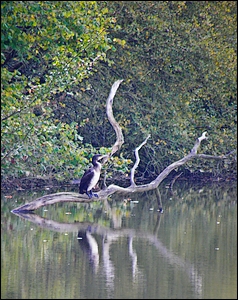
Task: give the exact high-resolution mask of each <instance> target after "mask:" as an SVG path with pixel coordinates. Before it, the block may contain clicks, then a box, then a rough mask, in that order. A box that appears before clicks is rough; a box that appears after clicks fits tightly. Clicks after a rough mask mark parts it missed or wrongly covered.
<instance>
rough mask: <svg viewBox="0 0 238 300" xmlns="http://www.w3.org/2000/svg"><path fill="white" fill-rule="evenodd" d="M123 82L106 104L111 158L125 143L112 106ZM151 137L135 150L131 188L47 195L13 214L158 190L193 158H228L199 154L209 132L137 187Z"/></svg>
mask: <svg viewBox="0 0 238 300" xmlns="http://www.w3.org/2000/svg"><path fill="white" fill-rule="evenodd" d="M122 81H123V80H117V81H116V82H115V83H114V84H113V85H112V87H111V90H110V93H109V96H108V99H107V102H106V112H107V116H108V120H109V122H110V123H111V125H112V127H113V129H114V131H115V133H116V137H117V138H116V142H115V144H114V145H113V147H112V150H111V153H110V155H109V157H111V156H112V155H113V154H114V153H115V152H117V151H118V150H119V149H120V148H121V146H122V144H123V143H124V137H123V134H122V130H121V128H120V126H119V124H118V123H117V121H116V120H115V118H114V116H113V109H112V104H113V99H114V96H115V94H116V91H117V89H118V87H119V85H120V83H121V82H122ZM149 137H150V135H149V136H148V137H147V138H146V139H145V140H144V142H143V143H141V144H140V145H139V146H138V147H137V148H136V149H135V157H136V162H135V164H134V166H133V167H132V169H131V176H130V186H128V187H126V188H124V187H121V186H118V185H114V184H111V185H110V186H108V187H107V188H106V189H104V190H101V191H100V192H98V198H93V199H89V198H88V196H87V195H86V194H83V195H81V194H77V193H70V192H62V193H56V194H50V195H45V196H43V197H40V198H38V199H36V200H34V201H32V202H30V203H26V204H24V205H22V206H20V207H18V208H16V209H14V210H13V212H19V211H21V212H22V211H33V210H36V209H38V208H40V207H42V206H45V205H50V204H55V203H59V202H82V203H83V202H92V201H101V200H102V199H105V198H107V197H108V196H109V195H112V194H114V193H135V192H144V191H149V190H153V189H156V188H157V187H158V186H159V185H160V183H161V182H162V181H163V180H164V179H165V178H166V177H167V176H168V175H169V173H170V172H171V171H172V170H174V169H176V168H178V167H179V166H182V165H184V164H185V163H187V162H188V161H190V160H191V159H193V158H202V159H224V158H227V156H212V155H205V154H197V150H198V148H199V147H200V144H201V142H202V141H203V140H206V139H207V132H206V131H205V132H203V133H202V135H201V136H200V137H199V138H197V140H196V141H195V144H194V147H193V148H192V150H191V151H190V153H189V154H188V155H186V156H185V157H183V158H182V159H180V160H178V161H176V162H174V163H172V164H170V165H169V166H168V167H167V168H165V169H164V170H163V171H162V172H161V173H160V174H159V175H158V176H157V177H156V179H154V180H153V181H151V182H150V183H148V184H143V185H136V184H135V179H134V176H135V170H136V168H137V167H138V165H139V162H140V158H139V150H140V149H141V147H143V146H144V145H145V144H146V143H147V141H148V139H149Z"/></svg>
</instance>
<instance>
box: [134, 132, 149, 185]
mask: <svg viewBox="0 0 238 300" xmlns="http://www.w3.org/2000/svg"><path fill="white" fill-rule="evenodd" d="M148 138H150V134H149V135H148V136H147V138H146V139H145V140H144V142H143V143H141V144H140V145H139V146H138V147H137V148H136V149H135V157H136V162H135V164H134V166H133V168H132V169H131V178H130V179H131V186H135V178H134V177H135V170H136V168H137V167H138V165H139V163H140V157H139V153H138V152H139V150H140V148H141V147H143V146H144V145H145V144H146V143H147V140H148Z"/></svg>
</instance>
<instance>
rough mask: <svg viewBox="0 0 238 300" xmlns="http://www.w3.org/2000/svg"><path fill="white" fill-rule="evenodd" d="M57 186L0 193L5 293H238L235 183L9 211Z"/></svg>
mask: <svg viewBox="0 0 238 300" xmlns="http://www.w3.org/2000/svg"><path fill="white" fill-rule="evenodd" d="M57 191H64V190H63V189H58V190H57ZM57 191H55V190H54V191H52V190H50V191H42V192H37V193H36V192H32V191H31V192H29V191H28V192H27V191H21V192H14V193H13V192H12V193H8V194H2V199H1V200H2V201H1V299H237V187H236V185H229V186H225V185H219V184H216V185H207V186H203V185H199V186H191V185H188V184H179V183H176V184H175V185H174V187H173V193H172V191H171V190H169V189H166V187H165V186H161V187H160V193H161V199H162V202H163V208H164V213H163V214H161V213H159V212H158V211H157V210H158V206H157V196H156V195H157V194H156V193H155V191H151V192H148V193H143V194H142V193H140V194H135V195H130V196H129V197H130V198H129V197H125V196H118V195H117V196H116V195H113V196H112V198H111V199H109V201H108V202H104V203H97V202H95V203H91V204H75V203H62V204H56V205H51V206H46V207H43V208H39V209H38V210H36V211H35V214H27V215H22V216H18V215H15V214H13V213H11V210H12V209H14V208H16V207H18V206H20V205H22V204H24V203H25V202H30V201H32V200H34V199H36V198H38V197H40V196H42V195H44V194H50V193H53V192H57ZM11 196H12V197H11Z"/></svg>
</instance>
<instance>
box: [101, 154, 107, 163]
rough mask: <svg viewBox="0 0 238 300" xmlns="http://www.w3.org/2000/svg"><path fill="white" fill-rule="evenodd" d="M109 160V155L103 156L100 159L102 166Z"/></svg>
mask: <svg viewBox="0 0 238 300" xmlns="http://www.w3.org/2000/svg"><path fill="white" fill-rule="evenodd" d="M108 158H109V155H102V156H101V157H100V160H101V162H102V164H105V162H106V161H107V160H108Z"/></svg>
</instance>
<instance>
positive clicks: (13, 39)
mask: <svg viewBox="0 0 238 300" xmlns="http://www.w3.org/2000/svg"><path fill="white" fill-rule="evenodd" d="M1 12H2V20H1V22H2V23H1V25H2V40H1V51H2V52H1V64H2V68H1V69H2V78H1V79H2V81H1V84H2V94H1V99H2V101H1V117H2V123H1V139H2V149H1V158H2V176H3V178H6V177H8V176H10V177H21V176H43V177H45V176H46V177H47V176H55V177H56V178H58V179H68V178H72V177H78V176H80V175H82V172H83V169H84V168H85V167H86V164H87V163H88V161H87V159H86V157H87V156H88V154H89V153H91V152H92V153H95V152H96V151H97V150H96V149H95V148H93V147H92V146H91V145H87V144H83V142H82V141H83V137H81V136H80V135H79V134H78V131H77V128H76V125H77V124H76V123H75V122H74V121H73V120H71V121H69V120H67V123H66V122H63V121H62V120H59V119H57V118H54V110H55V107H57V106H59V107H61V108H63V107H64V105H62V103H61V102H59V103H58V102H56V101H55V98H56V97H57V95H59V93H61V92H63V91H64V92H67V91H70V89H72V88H73V87H75V86H77V87H78V85H79V84H80V83H81V82H82V81H84V80H86V79H87V78H88V77H89V76H90V75H91V74H92V73H93V72H95V70H96V65H97V63H98V61H100V60H101V61H103V60H105V61H106V60H107V58H106V52H107V51H108V50H110V49H112V48H113V45H112V43H111V40H110V39H109V38H108V37H107V31H108V28H110V27H111V26H113V24H114V22H115V21H114V19H113V18H111V17H107V12H108V10H107V8H103V9H101V10H100V9H98V7H97V2H96V1H89V2H88V1H56V2H54V1H35V2H34V1H24V2H21V1H20V2H19V1H3V2H1ZM79 123H80V124H81V125H80V126H83V120H80V121H79Z"/></svg>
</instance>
